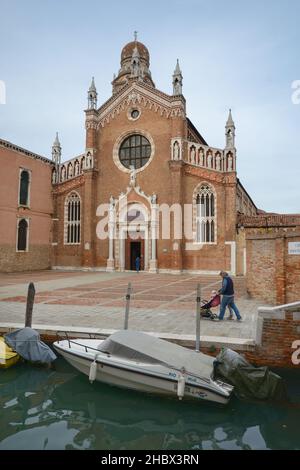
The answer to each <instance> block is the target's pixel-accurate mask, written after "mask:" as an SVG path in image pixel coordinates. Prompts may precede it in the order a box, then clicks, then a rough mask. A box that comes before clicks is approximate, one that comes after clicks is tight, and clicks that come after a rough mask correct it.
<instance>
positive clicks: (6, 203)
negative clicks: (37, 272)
mask: <svg viewBox="0 0 300 470" xmlns="http://www.w3.org/2000/svg"><path fill="white" fill-rule="evenodd" d="M0 162H1V168H2V171H3V172H2V173H1V175H2V178H1V184H0V271H28V270H34V269H47V268H49V267H50V266H51V227H52V214H53V203H52V196H51V172H52V167H53V164H52V162H51V161H50V160H48V159H47V158H44V157H42V156H41V155H37V154H35V153H32V152H30V151H28V150H25V149H23V148H21V147H18V146H17V145H14V144H11V143H10V142H7V141H5V140H0Z"/></svg>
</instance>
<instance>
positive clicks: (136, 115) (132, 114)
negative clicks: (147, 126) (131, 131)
mask: <svg viewBox="0 0 300 470" xmlns="http://www.w3.org/2000/svg"><path fill="white" fill-rule="evenodd" d="M139 115H140V112H139V110H138V109H133V110H132V111H131V117H132V119H137V118H138V117H139Z"/></svg>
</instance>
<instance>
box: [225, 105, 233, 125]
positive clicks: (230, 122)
mask: <svg viewBox="0 0 300 470" xmlns="http://www.w3.org/2000/svg"><path fill="white" fill-rule="evenodd" d="M226 126H227V127H231V126H234V121H233V119H232V114H231V109H229V115H228V119H227V122H226Z"/></svg>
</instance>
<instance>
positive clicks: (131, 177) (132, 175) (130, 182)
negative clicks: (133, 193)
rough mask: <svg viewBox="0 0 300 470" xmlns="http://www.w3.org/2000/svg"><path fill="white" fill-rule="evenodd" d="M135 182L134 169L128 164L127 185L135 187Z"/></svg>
mask: <svg viewBox="0 0 300 470" xmlns="http://www.w3.org/2000/svg"><path fill="white" fill-rule="evenodd" d="M135 184H136V169H135V168H134V166H133V165H130V181H129V186H131V187H135Z"/></svg>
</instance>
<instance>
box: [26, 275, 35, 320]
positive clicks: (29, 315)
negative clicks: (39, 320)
mask: <svg viewBox="0 0 300 470" xmlns="http://www.w3.org/2000/svg"><path fill="white" fill-rule="evenodd" d="M34 296H35V287H34V284H33V282H31V283H30V284H29V286H28V292H27V304H26V313H25V327H26V326H29V327H30V328H31V325H32V310H33V304H34Z"/></svg>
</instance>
